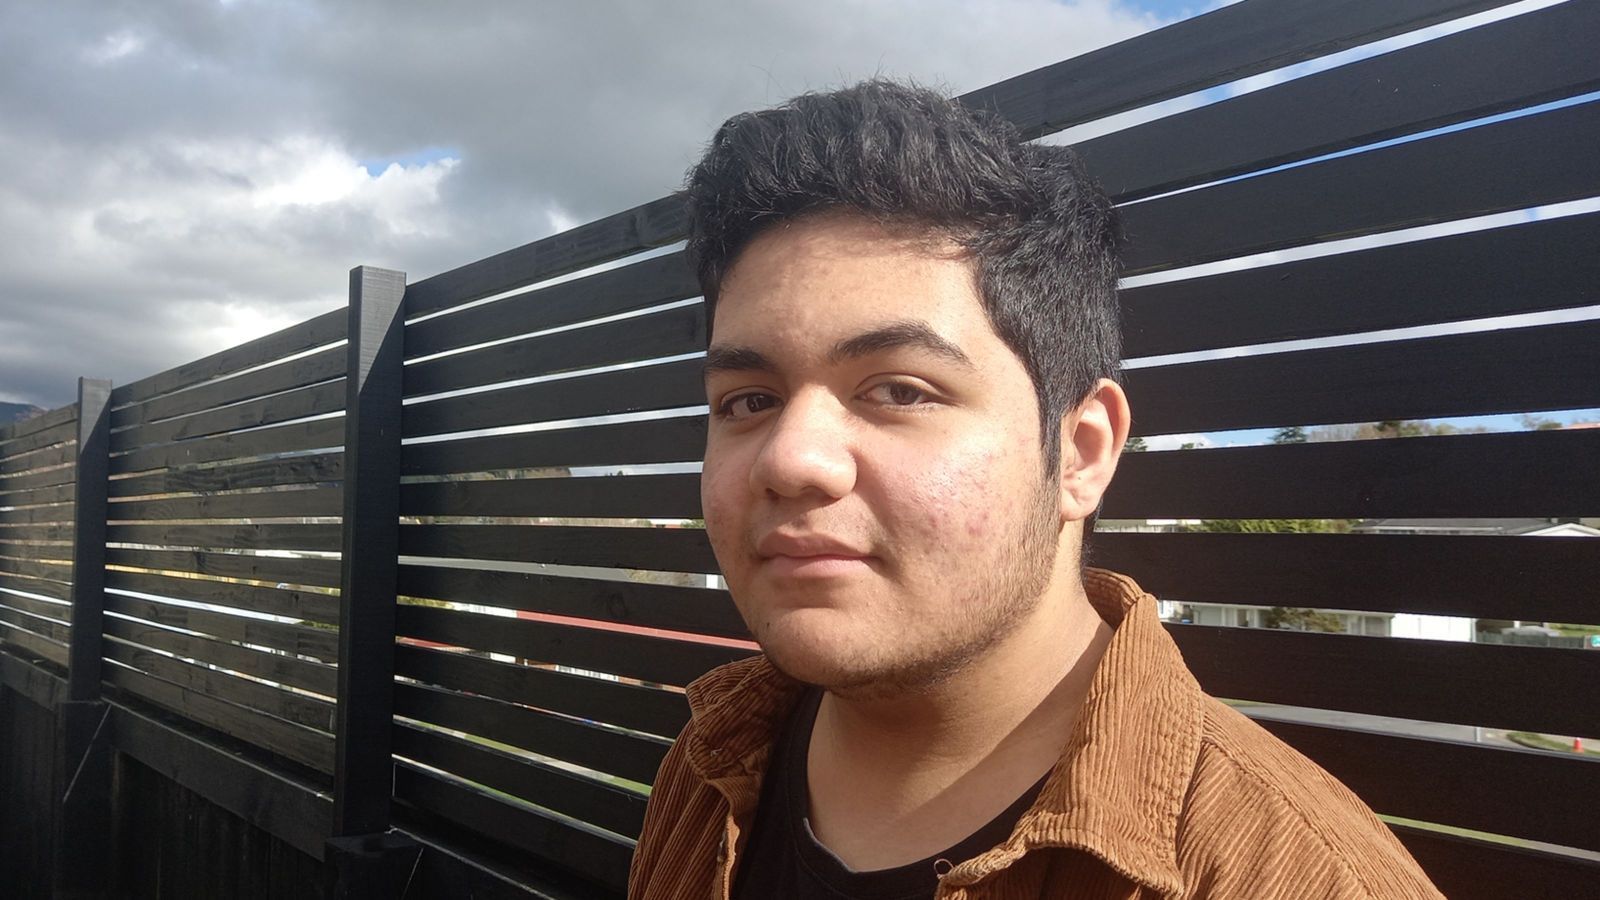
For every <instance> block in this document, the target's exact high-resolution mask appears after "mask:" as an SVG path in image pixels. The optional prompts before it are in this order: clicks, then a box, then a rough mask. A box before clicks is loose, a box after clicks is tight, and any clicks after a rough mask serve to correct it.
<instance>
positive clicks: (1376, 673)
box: [1167, 624, 1600, 734]
mask: <svg viewBox="0 0 1600 900" xmlns="http://www.w3.org/2000/svg"><path fill="white" fill-rule="evenodd" d="M1167 631H1168V633H1170V634H1171V635H1172V637H1173V640H1175V641H1177V644H1178V647H1179V649H1181V650H1182V651H1183V658H1184V661H1185V662H1187V663H1188V664H1189V669H1190V671H1192V672H1193V673H1194V675H1195V677H1196V678H1197V679H1199V681H1200V685H1201V686H1202V687H1204V688H1205V690H1206V693H1208V694H1211V695H1213V696H1216V697H1230V698H1236V699H1240V700H1257V701H1261V702H1263V703H1282V704H1287V705H1290V706H1310V707H1316V708H1318V709H1338V710H1343V711H1345V712H1358V713H1367V714H1369V715H1375V716H1392V717H1395V718H1400V719H1422V720H1425V721H1430V722H1453V723H1455V724H1458V725H1484V726H1488V727H1492V728H1505V729H1511V730H1518V731H1536V732H1544V733H1550V734H1583V733H1585V732H1586V731H1590V730H1592V729H1593V728H1594V723H1595V722H1600V696H1594V695H1587V696H1585V695H1580V694H1574V693H1573V691H1572V689H1571V686H1572V685H1575V684H1592V683H1596V682H1595V679H1600V654H1597V653H1589V652H1587V651H1584V650H1565V649H1552V648H1547V647H1515V646H1497V645H1491V644H1464V643H1456V642H1452V641H1423V640H1409V639H1404V638H1381V637H1358V636H1356V635H1347V634H1313V633H1310V632H1300V631H1278V630H1275V629H1266V628H1220V627H1214V626H1202V625H1171V624H1169V625H1168V626H1167ZM1512 686H1515V687H1514V688H1513V687H1512ZM1513 695H1514V700H1513Z"/></svg>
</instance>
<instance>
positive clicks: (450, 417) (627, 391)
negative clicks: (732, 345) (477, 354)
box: [401, 359, 706, 437]
mask: <svg viewBox="0 0 1600 900" xmlns="http://www.w3.org/2000/svg"><path fill="white" fill-rule="evenodd" d="M701 366H702V363H701V361H700V360H698V359H689V360H682V361H679V362H671V363H662V364H660V365H653V366H641V367H639V368H636V369H623V370H621V371H617V372H604V373H601V374H598V375H578V376H574V377H572V378H561V379H557V380H553V381H542V382H537V383H535V384H524V385H518V386H516V387H509V388H502V389H500V390H494V391H484V392H481V393H476V394H467V395H465V396H457V397H446V398H442V399H438V400H432V401H428V402H425V403H416V404H412V405H409V406H407V407H406V408H405V413H404V415H403V416H402V419H401V421H402V424H401V428H402V429H403V430H404V433H405V436H406V437H422V436H425V435H432V434H445V433H448V432H453V431H471V430H475V429H480V428H497V427H500V426H505V425H520V424H524V423H531V422H546V421H555V420H559V419H576V418H584V417H588V416H602V415H616V414H619V413H631V412H645V411H650V410H659V409H672V408H674V407H683V406H697V405H699V406H704V405H705V402H706V396H705V386H704V383H703V382H702V380H701V374H700V373H701Z"/></svg>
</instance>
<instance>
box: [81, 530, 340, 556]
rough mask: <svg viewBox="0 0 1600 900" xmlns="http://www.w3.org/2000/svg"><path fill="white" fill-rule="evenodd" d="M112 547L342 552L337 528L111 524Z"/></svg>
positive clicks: (109, 537)
mask: <svg viewBox="0 0 1600 900" xmlns="http://www.w3.org/2000/svg"><path fill="white" fill-rule="evenodd" d="M106 539H107V540H108V541H110V542H111V543H113V544H147V545H153V546H168V547H210V548H218V549H230V550H302V551H305V550H318V551H324V552H331V553H337V552H338V551H339V526H338V525H300V524H282V525H184V524H165V523H164V524H157V525H112V526H111V527H110V528H108V529H106Z"/></svg>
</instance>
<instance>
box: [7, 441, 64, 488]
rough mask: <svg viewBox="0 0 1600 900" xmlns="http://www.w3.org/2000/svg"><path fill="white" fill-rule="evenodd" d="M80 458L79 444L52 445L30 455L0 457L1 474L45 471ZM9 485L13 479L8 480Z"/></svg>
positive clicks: (31, 452) (20, 454)
mask: <svg viewBox="0 0 1600 900" xmlns="http://www.w3.org/2000/svg"><path fill="white" fill-rule="evenodd" d="M77 457H78V445H77V444H75V443H74V444H52V445H50V446H48V447H45V448H43V449H40V450H33V451H30V452H28V453H19V454H17V455H16V456H3V457H0V474H4V475H10V474H12V473H15V472H28V471H31V470H33V469H45V468H49V467H51V466H59V465H61V464H63V463H69V462H72V461H73V460H75V459H77ZM6 481H7V482H8V483H9V482H10V481H11V479H9V478H7V479H6Z"/></svg>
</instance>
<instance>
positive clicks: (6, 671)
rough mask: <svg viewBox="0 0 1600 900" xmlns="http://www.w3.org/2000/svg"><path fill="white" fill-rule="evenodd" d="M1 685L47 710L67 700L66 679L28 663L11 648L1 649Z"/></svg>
mask: <svg viewBox="0 0 1600 900" xmlns="http://www.w3.org/2000/svg"><path fill="white" fill-rule="evenodd" d="M0 685H3V686H5V687H8V688H10V689H11V690H13V691H16V692H17V693H18V694H20V695H22V696H23V697H26V698H28V699H29V700H31V701H33V702H34V703H35V704H37V705H39V706H42V707H44V708H45V709H52V710H53V709H55V708H56V707H57V706H59V705H60V704H62V703H64V702H66V699H67V682H66V679H64V678H61V677H59V676H57V675H55V674H54V673H52V672H48V671H45V670H44V669H41V668H39V667H38V666H36V665H33V664H32V663H30V662H27V661H26V660H24V659H23V658H22V657H20V656H18V655H16V654H15V653H14V652H12V649H11V648H4V649H0Z"/></svg>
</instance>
